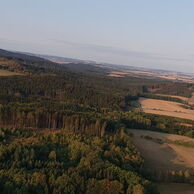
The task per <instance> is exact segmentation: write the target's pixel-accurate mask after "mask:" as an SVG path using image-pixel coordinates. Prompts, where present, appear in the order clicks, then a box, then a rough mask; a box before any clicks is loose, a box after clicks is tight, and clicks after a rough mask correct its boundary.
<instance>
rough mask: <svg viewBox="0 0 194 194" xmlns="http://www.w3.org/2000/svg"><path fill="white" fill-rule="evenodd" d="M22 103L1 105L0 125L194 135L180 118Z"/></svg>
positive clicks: (100, 132) (190, 123)
mask: <svg viewBox="0 0 194 194" xmlns="http://www.w3.org/2000/svg"><path fill="white" fill-rule="evenodd" d="M23 105H24V104H20V105H19V104H18V105H17V106H16V105H15V106H14V105H12V106H11V105H3V106H1V107H0V125H2V126H6V125H8V126H14V127H25V128H36V129H39V128H40V129H41V128H48V129H66V130H69V131H73V132H76V133H85V134H90V135H97V136H103V135H104V134H106V133H115V132H117V131H118V130H119V129H120V128H121V127H124V128H130V129H145V130H153V131H159V132H165V133H173V134H179V135H186V136H190V137H193V136H194V135H193V134H194V132H193V131H194V130H193V127H194V122H193V121H190V120H185V119H181V118H174V117H168V116H161V115H154V114H146V113H142V112H123V111H120V112H119V111H113V112H110V111H109V112H106V111H104V112H103V111H101V112H98V111H97V109H92V108H89V107H88V108H87V107H85V106H83V107H79V106H70V105H68V104H67V105H63V106H62V105H60V104H56V103H53V104H51V105H50V106H49V105H47V108H45V109H43V108H42V104H40V105H39V104H31V106H27V105H29V104H26V107H25V106H23ZM39 106H40V107H39ZM61 106H62V107H63V108H61ZM45 107H46V106H45ZM71 109H74V111H73V110H71Z"/></svg>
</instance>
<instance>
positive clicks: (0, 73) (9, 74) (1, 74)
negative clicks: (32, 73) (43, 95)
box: [0, 69, 22, 77]
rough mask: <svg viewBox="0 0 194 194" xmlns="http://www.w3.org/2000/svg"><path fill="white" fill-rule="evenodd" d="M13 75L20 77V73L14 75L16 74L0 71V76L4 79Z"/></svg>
mask: <svg viewBox="0 0 194 194" xmlns="http://www.w3.org/2000/svg"><path fill="white" fill-rule="evenodd" d="M13 75H22V74H21V73H16V72H11V71H7V70H3V69H1V70H0V76H1V77H4V76H13Z"/></svg>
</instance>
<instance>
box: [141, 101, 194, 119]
mask: <svg viewBox="0 0 194 194" xmlns="http://www.w3.org/2000/svg"><path fill="white" fill-rule="evenodd" d="M139 102H140V104H141V107H142V110H143V111H144V112H146V113H152V114H158V115H166V116H172V117H178V118H183V119H189V120H194V110H191V109H186V108H184V107H183V106H184V105H183V104H181V103H178V102H171V101H165V100H156V99H148V98H140V100H139Z"/></svg>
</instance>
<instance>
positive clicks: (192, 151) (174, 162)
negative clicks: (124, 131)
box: [129, 130, 194, 170]
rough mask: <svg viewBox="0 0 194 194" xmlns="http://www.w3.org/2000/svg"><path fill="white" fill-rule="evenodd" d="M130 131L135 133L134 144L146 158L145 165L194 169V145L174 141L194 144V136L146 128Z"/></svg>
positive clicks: (174, 168)
mask: <svg viewBox="0 0 194 194" xmlns="http://www.w3.org/2000/svg"><path fill="white" fill-rule="evenodd" d="M129 131H130V132H131V133H133V135H134V137H133V141H134V144H135V145H136V146H137V148H138V149H139V151H140V152H141V154H142V155H143V157H144V158H145V167H147V168H158V169H168V170H187V169H193V170H194V147H193V148H192V147H187V146H184V144H183V146H182V145H177V144H176V143H173V142H176V141H178V140H179V141H182V142H187V143H190V144H193V145H194V139H193V138H189V137H185V136H180V135H173V134H165V133H159V132H153V131H145V130H129ZM169 142H170V143H169Z"/></svg>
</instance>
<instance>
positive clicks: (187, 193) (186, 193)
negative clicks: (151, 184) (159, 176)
mask: <svg viewBox="0 0 194 194" xmlns="http://www.w3.org/2000/svg"><path fill="white" fill-rule="evenodd" d="M157 187H158V190H159V191H160V194H193V193H194V186H193V185H189V184H184V183H162V184H161V183H160V184H157Z"/></svg>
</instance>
